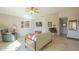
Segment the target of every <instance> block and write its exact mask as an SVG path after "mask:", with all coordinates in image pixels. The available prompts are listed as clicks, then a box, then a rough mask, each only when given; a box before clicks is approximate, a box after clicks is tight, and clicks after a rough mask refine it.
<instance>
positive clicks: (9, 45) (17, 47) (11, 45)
mask: <svg viewBox="0 0 79 59" xmlns="http://www.w3.org/2000/svg"><path fill="white" fill-rule="evenodd" d="M0 51H32V50H31V49H29V48H25V40H24V37H19V38H18V39H17V40H16V41H14V42H3V41H2V40H0Z"/></svg>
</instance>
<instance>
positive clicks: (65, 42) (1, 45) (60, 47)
mask: <svg viewBox="0 0 79 59" xmlns="http://www.w3.org/2000/svg"><path fill="white" fill-rule="evenodd" d="M0 51H32V50H31V49H29V48H25V41H24V38H23V37H22V38H18V40H16V41H14V42H3V41H0ZM41 51H79V41H78V40H72V39H66V38H65V37H63V36H56V37H53V38H52V42H51V43H49V44H48V45H47V46H45V47H44V48H43V49H42V50H41Z"/></svg>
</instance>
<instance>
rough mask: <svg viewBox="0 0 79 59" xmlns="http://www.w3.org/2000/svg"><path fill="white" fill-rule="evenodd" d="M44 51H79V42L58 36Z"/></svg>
mask: <svg viewBox="0 0 79 59" xmlns="http://www.w3.org/2000/svg"><path fill="white" fill-rule="evenodd" d="M42 51H79V41H78V40H72V39H67V38H65V37H62V36H57V37H54V38H53V39H52V42H51V43H50V44H48V45H47V46H46V47H44V48H43V49H42Z"/></svg>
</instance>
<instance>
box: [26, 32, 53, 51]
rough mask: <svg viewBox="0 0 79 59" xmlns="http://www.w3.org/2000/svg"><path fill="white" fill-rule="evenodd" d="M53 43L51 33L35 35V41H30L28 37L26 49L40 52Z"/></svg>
mask: <svg viewBox="0 0 79 59" xmlns="http://www.w3.org/2000/svg"><path fill="white" fill-rule="evenodd" d="M34 39H35V40H34ZM51 41H52V34H51V33H50V32H47V33H42V34H38V35H35V36H34V38H33V39H28V38H27V37H26V38H25V47H29V48H31V49H32V50H35V51H39V50H41V49H42V48H43V47H44V46H46V45H47V44H48V43H49V42H51Z"/></svg>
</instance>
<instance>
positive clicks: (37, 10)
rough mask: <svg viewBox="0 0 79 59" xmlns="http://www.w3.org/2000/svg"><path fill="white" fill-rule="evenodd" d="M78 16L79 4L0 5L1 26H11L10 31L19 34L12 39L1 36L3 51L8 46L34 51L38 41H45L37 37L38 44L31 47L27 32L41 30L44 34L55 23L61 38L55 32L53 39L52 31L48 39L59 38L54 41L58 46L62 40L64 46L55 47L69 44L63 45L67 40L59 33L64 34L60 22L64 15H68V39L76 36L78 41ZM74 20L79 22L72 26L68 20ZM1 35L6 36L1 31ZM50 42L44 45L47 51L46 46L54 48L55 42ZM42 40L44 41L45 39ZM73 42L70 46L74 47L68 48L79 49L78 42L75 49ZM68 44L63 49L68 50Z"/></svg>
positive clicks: (39, 32) (14, 49)
mask: <svg viewBox="0 0 79 59" xmlns="http://www.w3.org/2000/svg"><path fill="white" fill-rule="evenodd" d="M78 16H79V8H77V7H0V29H8V31H9V32H10V33H12V34H13V35H15V37H16V38H14V40H13V41H12V42H4V41H6V40H7V39H6V40H4V41H3V39H0V41H1V44H0V50H1V51H5V50H13V51H16V50H17V51H19V50H21V51H32V49H33V50H36V45H38V43H40V42H43V41H40V42H38V40H36V43H35V44H36V45H35V46H33V47H34V48H31V49H30V48H29V47H26V48H25V38H26V35H28V34H29V33H38V34H40V35H41V36H44V35H43V33H47V32H50V31H49V28H52V27H54V26H55V27H56V30H57V33H56V35H57V38H56V37H55V38H54V35H53V36H52V40H50V39H49V38H48V37H50V36H51V34H50V35H48V37H47V38H48V39H47V41H46V42H47V43H48V42H49V41H52V42H54V43H55V41H56V44H54V45H57V47H58V45H59V44H60V46H59V48H55V49H56V50H62V49H63V48H64V47H65V46H64V47H63V46H62V45H61V44H62V42H64V41H63V40H61V37H59V35H60V26H59V25H60V23H61V22H60V20H59V19H60V18H64V17H67V18H68V21H67V34H66V37H68V39H69V38H74V41H75V39H77V40H78V39H79V35H78V31H79V30H78V19H79V17H78ZM70 20H75V21H74V22H75V23H76V22H77V26H76V25H74V26H71V27H70V25H69V24H68V23H69V22H73V21H70ZM65 25H66V24H63V26H65ZM71 25H73V24H71ZM69 27H70V28H71V30H70V29H69ZM74 27H76V28H74ZM63 34H65V33H63ZM56 35H55V36H56ZM0 37H1V38H2V36H1V35H0ZM41 38H42V37H41ZM41 38H40V39H41ZM50 38H51V37H50ZM45 39H46V36H45ZM56 39H57V40H56ZM58 39H59V40H58ZM64 39H65V38H64ZM11 40H12V39H11ZM26 40H27V38H26ZM74 41H73V42H74ZM37 42H38V43H37ZM69 42H72V40H69ZM77 42H78V41H77ZM47 43H45V45H46V46H49V47H46V48H44V51H46V50H47V51H50V50H52V51H53V50H54V48H50V47H51V45H53V43H52V44H51V43H49V44H48V45H47ZM67 43H68V41H67ZM67 43H66V44H67ZM3 44H4V45H3ZM40 44H41V43H40ZM42 44H44V42H43V43H42ZM42 44H41V45H42ZM66 44H65V45H66ZM75 44H76V43H74V45H75ZM77 44H78V43H77ZM8 45H10V47H9V48H11V49H9V48H7V46H8ZM16 45H17V46H16ZM41 45H40V46H41ZM45 45H44V46H45ZM13 46H14V47H13ZM15 46H16V47H15ZM70 46H71V47H70ZM70 46H68V48H69V47H70V48H69V49H67V50H79V48H78V46H77V49H75V47H74V48H73V46H72V44H70ZM41 47H43V46H41ZM41 47H40V48H41ZM54 47H55V46H54ZM66 47H67V46H66ZM66 47H65V48H66ZM2 48H3V49H2ZM38 48H39V47H38ZM38 48H37V50H38ZM65 48H64V49H63V50H66V49H65Z"/></svg>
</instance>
